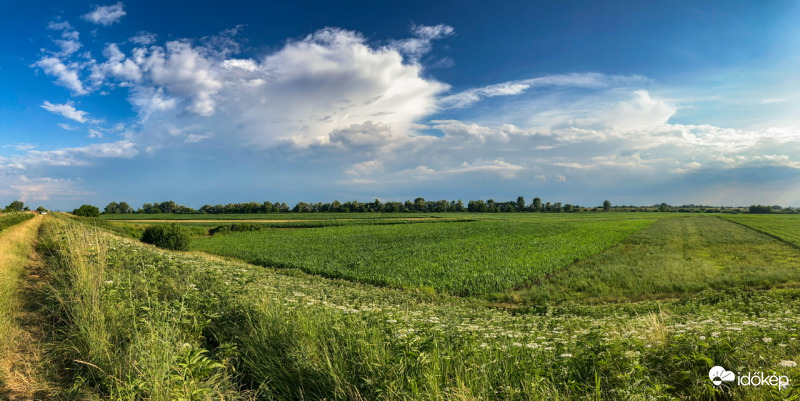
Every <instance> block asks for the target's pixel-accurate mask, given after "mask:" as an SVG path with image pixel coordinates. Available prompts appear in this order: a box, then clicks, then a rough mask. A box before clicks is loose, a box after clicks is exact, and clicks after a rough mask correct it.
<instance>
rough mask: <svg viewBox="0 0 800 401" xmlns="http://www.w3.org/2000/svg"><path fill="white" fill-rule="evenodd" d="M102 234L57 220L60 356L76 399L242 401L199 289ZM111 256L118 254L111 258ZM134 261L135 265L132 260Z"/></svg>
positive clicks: (50, 242)
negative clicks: (216, 349) (214, 348)
mask: <svg viewBox="0 0 800 401" xmlns="http://www.w3.org/2000/svg"><path fill="white" fill-rule="evenodd" d="M126 245H128V246H129V245H130V244H128V243H125V242H119V241H114V240H112V239H111V238H110V237H109V235H108V234H105V233H103V232H100V231H98V230H96V229H86V228H83V227H81V226H77V225H76V223H75V222H71V221H65V220H55V221H49V222H47V224H46V225H45V226H44V229H43V233H42V249H43V252H44V253H45V254H46V255H47V263H46V264H47V270H46V272H47V274H48V276H49V280H50V283H51V288H50V290H49V294H48V295H49V298H50V307H51V310H52V316H51V319H52V320H53V321H55V327H58V328H59V330H60V332H59V333H58V335H57V340H58V342H59V344H60V345H59V346H58V347H56V349H55V350H54V355H55V358H54V359H55V360H57V361H60V362H61V363H62V366H61V367H60V370H61V371H62V372H69V375H68V377H66V380H67V381H69V382H70V383H69V386H68V388H72V389H73V391H72V393H71V394H70V395H71V396H72V397H74V398H83V397H88V396H99V397H109V398H111V399H121V400H122V399H149V400H197V399H206V398H207V397H223V398H235V397H233V396H235V395H236V394H235V392H233V390H232V388H233V385H232V382H231V377H230V374H229V373H230V372H229V371H228V370H227V368H226V366H225V365H223V364H221V363H219V362H217V361H213V360H211V359H209V358H208V357H207V356H206V352H207V351H206V350H205V349H204V348H203V347H204V346H205V342H204V340H203V337H202V330H203V327H202V326H203V324H204V323H205V322H206V319H204V318H203V317H202V316H201V315H200V313H198V311H197V310H195V309H192V308H190V307H188V305H187V304H188V302H189V301H188V300H187V299H188V298H189V297H190V294H189V292H190V291H192V290H191V289H190V288H186V287H185V286H184V285H182V281H183V277H184V276H183V274H187V273H188V274H189V275H190V274H191V273H190V272H185V271H184V272H178V271H172V270H170V268H169V266H164V265H160V266H155V265H152V264H148V262H149V261H148V260H146V259H140V258H138V257H137V256H138V255H135V254H133V255H132V254H128V253H126V252H118V251H117V249H116V248H115V247H119V246H126ZM110 251H112V252H111V253H110ZM126 255H127V256H129V257H126Z"/></svg>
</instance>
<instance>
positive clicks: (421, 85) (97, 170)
mask: <svg viewBox="0 0 800 401" xmlns="http://www.w3.org/2000/svg"><path fill="white" fill-rule="evenodd" d="M798 17H800V3H798V2H794V1H786V2H781V1H775V2H773V1H768V2H717V1H709V2H698V1H678V2H644V1H643V2H630V1H620V2H614V1H606V2H596V1H586V2H577V1H576V2H491V3H487V2H463V1H462V2H423V1H396V2H369V1H362V2H329V1H324V2H244V1H226V2H222V3H220V2H202V1H200V2H198V1H192V2H188V1H159V2H155V1H137V2H107V3H104V2H99V3H98V2H82V1H73V2H68V3H64V2H8V1H2V2H0V30H2V37H3V38H4V40H3V41H2V44H0V46H2V47H0V204H3V205H5V204H8V203H10V202H11V201H12V200H15V199H21V200H23V201H25V202H26V203H28V204H30V205H31V206H38V205H44V206H46V207H48V208H52V209H65V210H68V209H71V208H74V207H77V206H79V205H80V204H83V203H92V204H96V205H99V206H101V207H102V206H104V205H105V204H107V203H108V202H110V201H127V202H128V203H131V204H133V205H136V206H138V205H141V204H142V203H144V202H155V201H159V202H160V201H164V200H174V201H176V202H179V203H182V204H186V205H189V206H193V207H199V206H201V205H203V204H207V203H210V204H216V203H229V202H246V201H264V200H270V201H285V202H287V203H295V202H298V201H314V202H316V201H332V200H334V199H338V200H341V201H344V200H361V201H368V200H372V199H374V198H379V199H382V200H406V199H413V198H415V197H417V196H423V197H425V198H428V199H464V200H468V199H488V198H494V199H496V200H509V199H516V196H518V195H523V196H525V197H526V199H528V200H530V199H532V198H533V197H534V196H539V197H541V198H542V199H544V200H545V201H552V202H557V201H560V202H563V203H573V204H576V203H577V204H580V205H588V206H593V205H598V204H600V203H602V201H603V200H604V199H610V200H611V201H612V202H613V203H615V204H642V205H647V204H654V203H661V202H667V203H671V204H686V203H695V204H716V205H749V204H752V203H769V204H781V205H784V206H800V131H798V128H800V116H799V115H798V109H800V98H799V97H798V96H797V93H798V90H800V82H799V81H798V78H797V71H798V67H800V30H798V29H797V28H796V21H798Z"/></svg>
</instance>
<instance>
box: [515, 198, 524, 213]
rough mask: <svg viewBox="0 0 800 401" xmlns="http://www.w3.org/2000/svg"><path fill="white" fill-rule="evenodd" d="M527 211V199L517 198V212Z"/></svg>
mask: <svg viewBox="0 0 800 401" xmlns="http://www.w3.org/2000/svg"><path fill="white" fill-rule="evenodd" d="M524 210H525V198H523V197H521V196H518V197H517V211H518V212H521V211H524Z"/></svg>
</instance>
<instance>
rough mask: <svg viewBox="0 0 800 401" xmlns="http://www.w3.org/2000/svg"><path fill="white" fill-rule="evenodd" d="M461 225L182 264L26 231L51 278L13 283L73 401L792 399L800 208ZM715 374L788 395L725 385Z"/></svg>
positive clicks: (203, 236) (106, 235)
mask: <svg viewBox="0 0 800 401" xmlns="http://www.w3.org/2000/svg"><path fill="white" fill-rule="evenodd" d="M405 216H406V217H408V215H405ZM459 216H460V217H461V219H462V220H471V221H453V220H445V219H438V220H432V221H431V220H426V221H415V222H403V223H400V224H394V223H393V224H357V225H341V226H324V225H316V224H310V225H307V226H305V228H300V229H288V230H287V229H281V228H276V227H274V226H269V224H266V225H265V226H264V227H262V228H261V229H259V230H257V231H247V232H229V233H226V234H214V235H209V234H208V231H207V229H208V228H211V227H210V226H203V225H202V224H206V223H182V224H188V225H190V226H193V227H195V228H194V229H193V230H194V232H195V234H196V236H195V237H194V239H193V240H192V241H193V244H192V247H193V248H194V249H197V250H203V251H205V252H197V251H194V252H188V253H187V252H172V251H165V250H160V249H157V248H155V247H152V246H149V245H144V244H141V243H139V242H138V241H135V240H132V239H127V238H122V237H120V236H117V235H115V234H113V233H112V232H111V231H108V230H106V228H110V229H112V230H115V231H116V230H119V229H120V226H118V225H117V224H129V223H98V222H93V221H91V220H88V219H71V218H66V217H63V216H46V217H40V218H37V220H36V221H30V222H24V223H22V224H34V223H35V224H42V229H41V230H40V234H39V241H40V247H39V252H38V254H39V255H41V257H42V258H43V265H42V267H41V268H42V271H41V275H42V277H44V278H45V279H46V281H47V283H48V285H47V286H39V287H35V288H33V289H30V288H28V287H24V288H23V286H21V285H20V286H19V289H18V290H17V291H19V292H20V293H26V292H28V293H29V294H28V295H27V297H28V298H30V297H33V298H35V299H39V300H40V302H39V304H38V305H34V306H30V305H29V306H28V308H32V309H28V310H27V311H26V312H27V313H36V314H38V315H40V316H42V319H40V320H39V323H37V324H40V325H45V327H43V328H41V330H39V332H42V333H45V334H44V338H42V339H41V340H40V342H41V343H42V344H43V347H44V348H45V349H46V352H43V353H42V356H41V357H42V358H44V359H43V360H42V361H41V362H39V363H38V364H37V365H36V366H38V369H35V371H34V372H31V373H30V375H32V376H34V377H37V378H39V383H47V385H46V386H45V385H41V384H40V385H39V387H38V388H39V390H37V391H38V394H39V395H40V398H61V399H76V400H77V399H98V398H99V399H115V400H117V399H119V400H122V399H125V400H128V399H131V400H132V399H149V400H173V399H184V400H205V399H265V400H272V399H279V400H284V399H285V400H295V399H307V400H320V399H342V400H399V399H412V400H484V399H498V400H541V399H553V400H586V399H596V400H601V399H602V400H605V399H630V400H653V399H664V400H668V399H721V400H722V399H734V400H745V399H792V398H794V399H796V398H797V397H800V390H798V387H797V386H795V385H794V384H795V383H800V381H799V380H800V372H798V370H797V368H796V366H797V364H796V362H798V361H800V340H798V337H799V336H800V332H798V330H800V320H799V319H797V314H798V311H800V286H798V283H800V280H798V278H800V263H798V262H800V250H798V249H797V247H796V246H794V245H791V242H792V240H791V239H792V238H793V237H791V233H792V231H791V228H789V229H788V231H786V230H785V227H792V226H793V225H794V226H795V227H796V224H797V221H798V220H797V219H796V218H795V216H756V215H748V216H731V217H732V219H733V220H736V221H737V223H740V224H735V223H733V222H731V221H728V220H725V219H722V218H720V217H717V216H708V215H688V216H687V215H677V214H657V213H591V214H589V213H587V214H564V215H542V214H518V215H502V216H498V215H494V216H492V215H490V216H486V215H483V216H473V215H467V214H459ZM248 217H251V218H252V215H248ZM293 217H294V216H293ZM304 217H305V216H304ZM313 217H317V216H310V217H308V219H312V218H313ZM414 217H417V216H416V215H415V216H414ZM438 217H446V216H438ZM727 217H728V216H726V218H727ZM382 219H385V218H382V217H381V216H373V217H372V220H382ZM0 221H1V220H0ZM308 223H311V222H308ZM138 224H142V225H145V224H146V223H137V225H138ZM151 224H161V223H151ZM196 224H201V225H196ZM348 224H349V223H348ZM129 225H131V226H132V225H133V224H129ZM751 226H752V227H754V228H757V229H758V230H759V231H756V230H754V229H751V228H749V227H751ZM20 227H21V226H20ZM98 227H99V228H98ZM202 229H206V231H205V232H202ZM125 230H127V228H125ZM771 230H772V231H771ZM781 230H784V231H781ZM7 231H8V230H6V231H2V232H0V240H2V239H3V238H5V237H4V236H5V235H7V234H6V232H7ZM123 232H128V231H124V230H123ZM762 232H763V233H762ZM765 233H766V234H765ZM20 238H21V237H20ZM778 238H786V240H785V241H786V242H784V241H781V240H779V239H778ZM15 241H18V242H20V243H22V242H25V240H24V239H18V240H15ZM27 241H30V240H27ZM1 244H2V242H0V245H1ZM206 252H211V253H215V254H218V255H221V256H224V258H223V257H218V256H213V255H209V254H208V253H206ZM229 258H233V259H229ZM247 262H250V263H247ZM309 273H314V274H309ZM321 276H327V277H338V278H335V279H331V278H325V277H321ZM365 283H372V284H380V286H375V285H371V284H365ZM25 288H28V289H25ZM31 292H32V293H31ZM456 295H462V296H456ZM464 295H467V296H464ZM609 301H612V302H609ZM16 308H17V309H19V307H16ZM23 309H24V308H23ZM9 313H11V315H12V316H13V314H14V313H19V312H18V311H17V312H15V311H13V310H12V311H11V312H9ZM23 326H24V325H23ZM24 329H25V327H22V328H20V330H24ZM715 365H721V366H725V367H727V368H728V369H732V370H734V371H737V372H744V371H762V372H770V374H771V373H772V372H775V373H778V374H781V375H786V376H787V377H789V378H790V380H791V383H792V385H790V386H789V387H788V388H783V389H779V388H777V387H769V386H761V387H755V386H749V387H747V386H737V385H735V384H734V385H726V386H727V387H715V386H714V385H713V384H712V383H711V381H710V380H709V378H708V371H709V369H710V368H711V367H712V366H715ZM12 370H13V369H12ZM4 383H7V382H4ZM7 394H8V393H7Z"/></svg>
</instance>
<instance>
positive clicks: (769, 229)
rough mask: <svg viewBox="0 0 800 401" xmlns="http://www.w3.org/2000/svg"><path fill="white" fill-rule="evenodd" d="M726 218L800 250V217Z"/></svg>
mask: <svg viewBox="0 0 800 401" xmlns="http://www.w3.org/2000/svg"><path fill="white" fill-rule="evenodd" d="M725 218H726V219H728V220H730V221H733V222H735V223H739V224H741V225H744V226H747V227H750V228H752V229H754V230H757V231H760V232H762V233H765V234H767V235H770V236H772V237H774V238H778V239H780V240H782V241H784V242H786V243H788V244H791V245H794V246H795V247H798V248H800V215H796V214H792V215H780V214H775V215H728V216H725Z"/></svg>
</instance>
